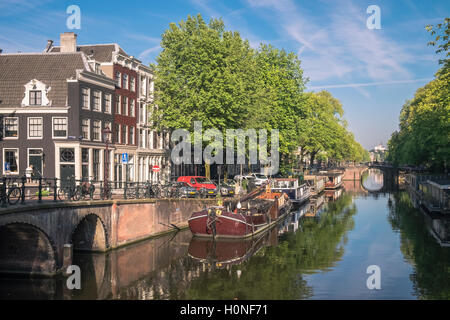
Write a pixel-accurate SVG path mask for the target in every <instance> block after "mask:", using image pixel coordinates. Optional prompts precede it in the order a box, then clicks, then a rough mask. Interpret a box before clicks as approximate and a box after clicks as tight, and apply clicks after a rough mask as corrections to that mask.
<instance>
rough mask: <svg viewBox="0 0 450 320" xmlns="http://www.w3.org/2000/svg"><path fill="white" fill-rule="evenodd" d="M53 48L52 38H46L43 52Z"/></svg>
mask: <svg viewBox="0 0 450 320" xmlns="http://www.w3.org/2000/svg"><path fill="white" fill-rule="evenodd" d="M52 48H53V40H47V46H46V47H45V51H44V52H50V50H52Z"/></svg>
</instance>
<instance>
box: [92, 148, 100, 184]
mask: <svg viewBox="0 0 450 320" xmlns="http://www.w3.org/2000/svg"><path fill="white" fill-rule="evenodd" d="M92 155H93V158H94V159H93V161H92V163H93V174H94V181H98V180H99V179H100V150H99V149H94V150H93V154H92Z"/></svg>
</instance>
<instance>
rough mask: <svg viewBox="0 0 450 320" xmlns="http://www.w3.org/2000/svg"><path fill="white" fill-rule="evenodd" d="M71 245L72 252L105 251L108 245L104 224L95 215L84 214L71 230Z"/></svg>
mask: <svg viewBox="0 0 450 320" xmlns="http://www.w3.org/2000/svg"><path fill="white" fill-rule="evenodd" d="M71 243H72V245H73V249H74V250H79V251H101V252H104V251H106V250H107V249H108V248H109V243H108V230H107V228H106V226H105V223H104V222H103V220H102V219H101V218H100V217H99V216H98V215H96V214H95V213H88V214H86V215H85V216H83V217H82V218H81V219H80V220H79V221H78V223H77V224H76V226H75V228H74V229H73V232H72V236H71Z"/></svg>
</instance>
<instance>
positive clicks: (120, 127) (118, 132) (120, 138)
mask: <svg viewBox="0 0 450 320" xmlns="http://www.w3.org/2000/svg"><path fill="white" fill-rule="evenodd" d="M115 126H116V128H115V129H117V126H119V130H116V131H115V132H116V137H118V139H116V141H115V143H121V141H122V136H121V134H122V125H121V124H115ZM117 134H118V136H117Z"/></svg>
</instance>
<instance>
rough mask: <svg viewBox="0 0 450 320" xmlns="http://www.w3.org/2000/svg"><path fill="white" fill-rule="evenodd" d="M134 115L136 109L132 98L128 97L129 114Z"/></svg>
mask: <svg viewBox="0 0 450 320" xmlns="http://www.w3.org/2000/svg"><path fill="white" fill-rule="evenodd" d="M135 115H136V111H135V103H134V99H130V116H131V117H134V116H135Z"/></svg>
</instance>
